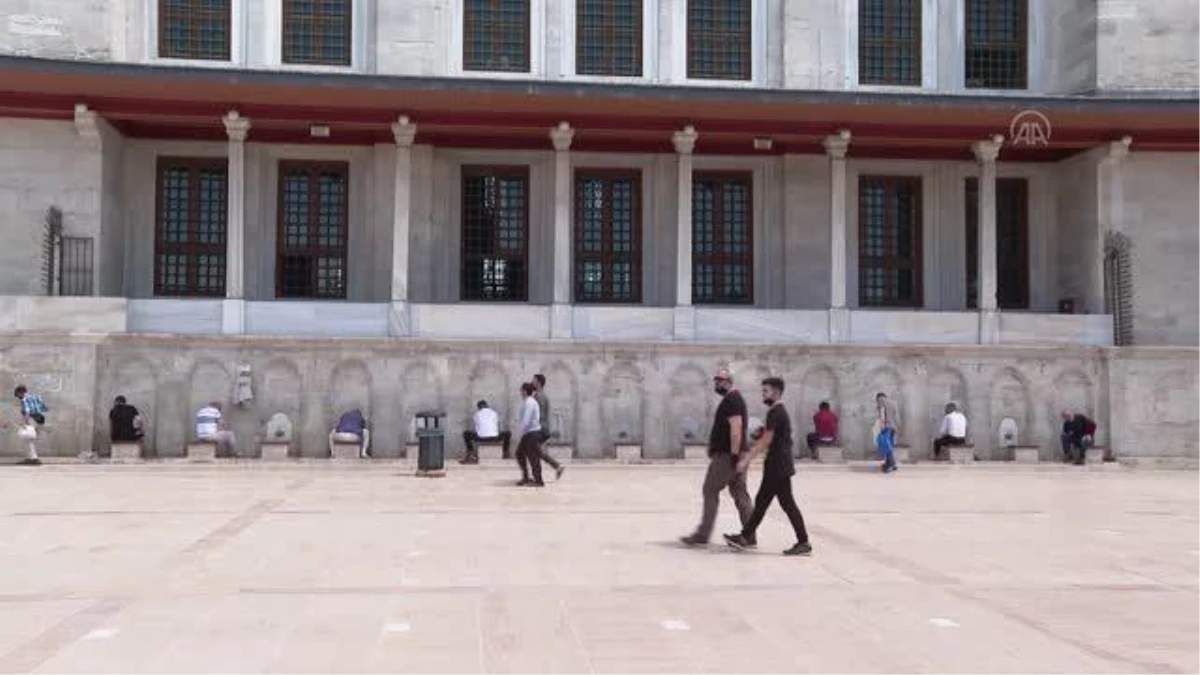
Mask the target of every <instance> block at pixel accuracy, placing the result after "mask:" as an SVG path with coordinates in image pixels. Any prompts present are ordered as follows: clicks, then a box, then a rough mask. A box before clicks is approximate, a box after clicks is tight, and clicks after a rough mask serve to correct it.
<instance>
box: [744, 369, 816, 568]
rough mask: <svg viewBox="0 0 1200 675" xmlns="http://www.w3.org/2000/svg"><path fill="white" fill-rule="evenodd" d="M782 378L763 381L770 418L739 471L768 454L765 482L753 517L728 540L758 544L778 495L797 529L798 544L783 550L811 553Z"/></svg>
mask: <svg viewBox="0 0 1200 675" xmlns="http://www.w3.org/2000/svg"><path fill="white" fill-rule="evenodd" d="M783 386H784V385H783V380H782V379H780V378H778V377H768V378H767V379H765V380H763V381H762V394H763V405H765V406H767V421H766V424H764V425H763V432H762V436H760V437H759V438H758V440H757V441H756V442H755V443H754V448H753V449H752V450H751V451H750V452H748V453H746V454H745V455H743V456H742V458H741V459H740V460H739V462H738V470H739V471H741V472H744V471H745V470H746V468H747V467H749V466H750V462H751V461H752V460H753V459H754V458H755V457H757V456H758V455H761V454H762V453H763V452H766V453H767V460H766V462H764V464H763V476H762V484H760V485H759V486H758V495H757V496H755V497H754V513H753V514H751V515H750V520H748V521H745V522H744V523H743V524H742V531H741V532H739V533H738V534H727V535H725V541H726V543H728V544H729V545H730V546H731V547H732V548H736V549H738V550H745V549H752V548H755V547H756V546H757V545H758V541H757V539H756V532H757V530H758V526H759V525H760V524H761V523H762V519H763V516H765V515H767V508H769V507H770V506H771V502H772V501H774V500H775V499H776V498H779V506H780V507H782V508H783V512H784V513H786V514H787V517H788V520H790V521H792V529H793V530H794V531H795V532H796V545H795V546H792V547H791V548H789V549H787V550H786V551H784V552H783V554H784V555H811V554H812V545H811V544H809V543H808V530H806V529H805V527H804V516H803V515H801V514H800V507H798V506H796V498H795V497H793V496H792V476H794V475H796V460H795V457H794V455H793V453H792V419H791V417H789V416H788V412H787V408H784V407H783V404H782V403H780V401H779V399H780V398H782V397H783Z"/></svg>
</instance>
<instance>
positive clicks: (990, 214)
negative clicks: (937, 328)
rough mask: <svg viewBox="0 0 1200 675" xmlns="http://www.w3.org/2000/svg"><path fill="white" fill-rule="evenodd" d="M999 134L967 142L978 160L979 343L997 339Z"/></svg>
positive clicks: (1001, 139) (1002, 142) (977, 303)
mask: <svg viewBox="0 0 1200 675" xmlns="http://www.w3.org/2000/svg"><path fill="white" fill-rule="evenodd" d="M1003 144H1004V137H1003V136H999V135H997V136H993V137H992V138H990V139H988V140H986V141H977V142H976V143H973V144H972V145H971V151H972V152H973V153H974V155H975V159H976V160H977V161H978V162H979V206H978V208H979V218H978V223H979V224H978V227H979V234H978V237H977V240H978V242H979V250H978V251H977V252H976V253H977V255H978V263H977V266H978V269H979V274H978V277H977V282H976V283H977V288H978V290H977V302H976V305H977V307H978V308H979V315H980V316H979V341H980V343H982V344H995V343H997V342H999V339H1000V337H999V322H998V321H997V320H996V308H997V303H996V158H997V157H999V156H1000V147H1001V146H1002V145H1003Z"/></svg>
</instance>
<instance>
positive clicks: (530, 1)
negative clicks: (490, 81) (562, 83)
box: [456, 0, 540, 77]
mask: <svg viewBox="0 0 1200 675" xmlns="http://www.w3.org/2000/svg"><path fill="white" fill-rule="evenodd" d="M484 1H487V2H494V1H495V0H484ZM522 1H523V2H524V3H525V23H524V36H523V37H524V50H525V53H524V58H525V61H524V64H523V65H524V67H523V68H508V69H501V68H494V67H485V66H482V65H477V64H474V63H472V62H471V59H470V58H469V56H470V52H469V49H470V44H471V40H470V39H469V38H470V32H469V31H468V24H469V22H472V12H471V2H472V0H457V7H458V9H459V10H460V11H459V14H460V18H461V20H460V21H459V22H458V26H457V27H456V32H457V34H458V36H459V40H458V42H459V44H458V49H457V51H458V55H457V56H458V66H459V70H461V71H462V72H463V73H489V74H491V75H501V76H508V77H520V76H529V75H534V74H536V73H537V63H538V61H539V59H538V58H537V57H536V56H535V54H534V49H533V48H534V44H535V43H534V37H535V35H534V33H535V31H536V30H538V29H539V28H540V26H538V25H535V18H536V16H537V11H536V10H537V9H538V8H539V2H538V0H522ZM475 22H476V23H482V24H483V26H485V27H487V26H489V25H491V24H493V23H494V20H491V19H488V20H484V21H475ZM493 30H494V29H493Z"/></svg>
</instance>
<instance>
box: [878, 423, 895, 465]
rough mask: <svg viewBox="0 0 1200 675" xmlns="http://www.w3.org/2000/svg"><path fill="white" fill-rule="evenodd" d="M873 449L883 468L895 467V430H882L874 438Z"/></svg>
mask: <svg viewBox="0 0 1200 675" xmlns="http://www.w3.org/2000/svg"><path fill="white" fill-rule="evenodd" d="M875 447H876V449H878V451H879V456H880V457H883V463H884V465H885V466H896V452H895V449H896V430H895V429H884V430H883V431H881V432H879V436H877V437H875Z"/></svg>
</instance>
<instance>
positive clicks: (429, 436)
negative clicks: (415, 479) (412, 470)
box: [416, 410, 446, 476]
mask: <svg viewBox="0 0 1200 675" xmlns="http://www.w3.org/2000/svg"><path fill="white" fill-rule="evenodd" d="M445 416H446V413H445V412H444V411H440V410H425V411H422V412H419V413H417V415H416V417H417V475H418V476H444V475H446V432H445V429H443V428H442V424H441V421H442V418H444V417H445Z"/></svg>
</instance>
